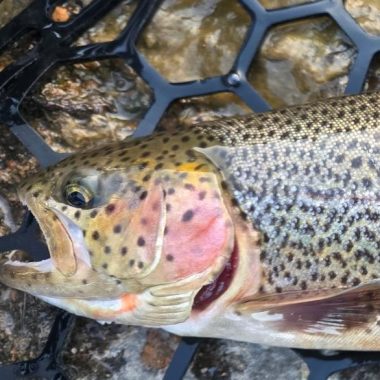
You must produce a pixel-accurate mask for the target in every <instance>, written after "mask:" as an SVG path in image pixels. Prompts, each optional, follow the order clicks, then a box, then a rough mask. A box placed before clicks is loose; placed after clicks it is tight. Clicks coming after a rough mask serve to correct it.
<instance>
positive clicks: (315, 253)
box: [22, 94, 380, 293]
mask: <svg viewBox="0 0 380 380" xmlns="http://www.w3.org/2000/svg"><path fill="white" fill-rule="evenodd" d="M379 103H380V97H379V94H371V95H362V96H355V97H345V98H341V99H332V100H330V101H327V102H323V103H317V104H314V105H306V106H300V107H292V108H287V109H283V110H277V111H273V112H269V113H264V114H258V115H248V116H243V117H238V118H230V119H221V120H218V121H214V122H207V123H203V124H199V125H197V126H194V127H192V128H189V129H188V128H186V129H184V128H178V129H177V130H176V131H175V132H174V133H171V134H170V135H168V134H167V133H165V132H162V133H157V134H155V135H152V136H149V137H146V138H141V139H136V140H130V139H127V140H126V141H123V142H118V143H114V144H110V145H108V146H104V147H101V148H96V149H93V150H90V151H87V152H84V153H80V154H77V155H74V156H72V157H69V158H67V159H65V160H64V161H62V162H61V163H59V164H57V165H56V166H55V167H53V168H50V169H48V170H47V171H45V172H42V173H40V174H38V175H37V176H36V177H34V178H33V179H32V180H28V181H26V182H25V183H24V185H23V186H22V192H24V193H29V194H31V195H32V196H33V199H34V200H35V201H36V202H40V203H41V204H43V205H46V204H47V203H48V204H49V205H50V204H53V205H54V207H56V208H57V209H58V210H60V211H61V212H62V213H63V214H65V215H66V216H67V217H68V218H69V219H71V220H72V221H73V222H74V223H75V224H77V225H78V226H80V229H81V231H83V234H84V239H85V242H86V245H87V247H88V249H89V253H90V256H91V263H92V265H93V269H94V271H96V272H97V273H101V274H102V275H106V276H109V277H110V276H116V277H117V276H119V278H117V279H116V278H115V279H114V280H113V281H114V284H117V283H116V281H120V278H122V275H123V274H125V273H129V274H130V275H132V274H133V275H134V274H136V275H137V274H139V273H142V272H143V271H145V270H146V269H147V268H149V265H150V263H151V262H152V260H151V257H149V255H147V253H146V252H147V250H148V249H151V247H152V246H153V245H154V236H155V235H154V233H153V232H152V231H153V230H152V229H151V228H152V226H154V225H156V224H155V223H157V222H156V220H153V219H152V215H154V214H155V213H158V212H161V211H162V209H161V208H160V205H161V203H160V202H161V201H160V202H157V201H155V202H154V201H152V199H153V198H152V191H153V189H154V187H155V186H161V185H162V186H161V187H162V188H164V189H165V192H163V194H162V197H163V199H164V208H165V212H166V213H167V215H171V216H172V215H176V213H178V208H179V207H180V208H181V212H180V214H179V217H178V218H177V219H176V224H173V225H172V226H169V228H168V226H166V228H165V230H164V236H165V238H167V239H173V236H175V233H176V231H177V226H180V227H179V228H184V231H185V230H186V226H191V225H192V224H193V223H198V222H199V220H200V219H201V218H200V217H199V212H200V210H202V209H206V207H207V205H210V202H211V200H212V201H215V199H219V198H220V197H221V196H222V195H223V196H224V197H225V198H228V200H229V201H231V202H232V204H233V205H234V206H235V207H236V209H238V210H240V211H241V216H242V217H243V218H244V220H245V221H246V222H247V223H250V224H252V225H253V226H254V228H256V229H257V230H258V231H259V232H260V234H261V242H260V244H261V254H260V262H261V265H262V277H263V278H262V284H261V287H260V291H261V292H272V293H283V292H286V291H288V290H302V291H304V290H313V289H320V288H324V289H325V288H326V287H327V288H328V287H351V286H356V285H359V284H363V283H365V282H368V281H370V280H371V279H374V278H379V274H380V257H379V252H380V251H379V248H380V237H379V229H380V206H379V204H380V203H379V201H380V182H379V181H380V162H379V154H380V128H379V112H380V111H379V109H380V108H379V105H380V104H379ZM211 163H213V164H211ZM167 171H174V172H176V173H179V174H178V180H175V181H174V182H173V181H172V179H171V178H169V177H170V176H169V177H168V178H166V177H167V176H165V175H164V174H163V175H162V176H157V173H166V172H167ZM220 172H222V173H221V174H222V176H220V177H219V179H220V183H219V184H218V186H219V187H220V189H221V193H218V192H216V191H215V184H214V183H213V182H209V181H210V178H211V176H209V174H210V173H216V174H217V175H219V174H220ZM78 173H79V175H80V176H81V177H82V178H84V179H88V178H90V183H91V184H92V186H94V189H95V190H94V194H95V199H94V201H95V203H94V206H93V207H92V208H91V209H78V208H75V207H72V206H70V205H68V204H67V202H66V201H65V199H63V198H62V189H63V188H64V185H65V183H64V181H67V179H68V178H71V177H73V176H74V175H78ZM191 173H200V174H201V175H197V176H192V175H191ZM94 178H96V181H95V182H96V184H95V182H94V181H93V180H94ZM86 183H87V182H86ZM51 184H54V186H53V185H51ZM57 189H58V191H57ZM176 197H180V198H181V200H182V201H181V203H178V202H177V203H176V202H173V200H172V199H174V198H176ZM194 202H196V203H198V208H194V206H193V204H194ZM145 204H148V205H149V213H148V212H147V215H139V216H138V220H136V221H135V220H132V215H134V214H136V213H137V214H138V213H139V212H140V210H142V208H143V207H145V206H144V205H145ZM201 204H202V207H201ZM146 207H148V206H146ZM147 210H148V208H147ZM56 222H57V220H55V219H53V220H52V223H56ZM132 222H133V223H132ZM131 223H132V224H133V226H138V227H136V230H135V231H134V235H133V237H132V236H131V237H129V236H128V239H127V234H128V231H129V230H130V228H131ZM142 242H144V244H141V243H142ZM178 252H179V250H178V249H177V250H171V251H168V252H166V253H165V254H164V255H163V256H162V261H163V262H164V264H163V265H165V268H166V267H168V268H169V267H174V266H175V265H177V264H178V262H179V258H180V257H179V256H178ZM116 269H117V270H119V272H116ZM107 278H108V277H107ZM84 280H88V281H89V279H88V278H85V279H84ZM36 281H41V282H43V281H53V280H47V279H45V277H43V278H42V277H41V278H38V279H37V280H36ZM87 285H88V284H87ZM87 285H86V286H87ZM86 291H87V290H86Z"/></svg>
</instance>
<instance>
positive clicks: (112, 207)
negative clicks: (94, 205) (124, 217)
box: [106, 203, 116, 215]
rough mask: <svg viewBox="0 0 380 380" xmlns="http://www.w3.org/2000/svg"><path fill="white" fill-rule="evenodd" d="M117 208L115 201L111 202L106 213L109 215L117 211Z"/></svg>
mask: <svg viewBox="0 0 380 380" xmlns="http://www.w3.org/2000/svg"><path fill="white" fill-rule="evenodd" d="M115 208H116V206H115V205H114V204H113V203H111V204H109V205H108V206H107V207H106V214H107V215H110V214H112V213H113V212H114V211H115Z"/></svg>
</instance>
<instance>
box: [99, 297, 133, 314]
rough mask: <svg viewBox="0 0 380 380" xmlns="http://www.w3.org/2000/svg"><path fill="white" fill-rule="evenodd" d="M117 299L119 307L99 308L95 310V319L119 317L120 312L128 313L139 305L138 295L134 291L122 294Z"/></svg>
mask: <svg viewBox="0 0 380 380" xmlns="http://www.w3.org/2000/svg"><path fill="white" fill-rule="evenodd" d="M117 301H119V302H118V307H116V308H115V309H112V308H107V309H106V308H104V309H102V308H97V309H96V310H94V311H93V315H94V318H95V319H102V318H103V319H108V318H114V317H117V316H118V315H120V314H123V313H128V312H130V311H132V310H134V309H135V308H136V305H137V296H136V294H133V293H126V294H124V295H123V296H121V297H120V298H119V299H118V300H117Z"/></svg>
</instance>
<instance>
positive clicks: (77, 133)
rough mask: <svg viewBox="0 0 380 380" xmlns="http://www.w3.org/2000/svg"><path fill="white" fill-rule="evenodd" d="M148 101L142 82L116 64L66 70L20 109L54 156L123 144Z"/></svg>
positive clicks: (53, 76) (91, 64) (109, 62)
mask: <svg viewBox="0 0 380 380" xmlns="http://www.w3.org/2000/svg"><path fill="white" fill-rule="evenodd" d="M151 100H152V94H151V91H150V89H149V87H148V86H147V85H146V84H145V82H144V81H143V80H142V79H141V78H139V77H137V76H136V74H135V73H134V72H133V71H132V70H131V69H130V68H129V67H128V66H127V65H126V64H125V63H124V61H122V60H121V59H120V60H106V61H94V62H89V63H83V64H75V65H67V66H64V67H61V68H59V69H58V70H57V71H55V72H54V73H52V74H51V75H50V76H49V78H46V79H45V81H44V82H43V83H42V84H41V85H40V86H39V87H38V88H37V89H36V90H35V91H33V93H32V94H31V95H30V96H29V98H28V100H27V101H26V102H25V103H24V104H23V107H22V113H23V115H24V117H25V119H26V120H28V121H29V123H30V124H31V125H32V126H33V127H34V128H35V129H36V130H37V131H38V132H40V134H41V135H42V136H43V137H44V138H45V140H46V141H47V142H48V144H51V145H52V146H53V147H54V149H55V150H57V151H61V152H62V151H75V150H77V149H78V148H81V147H88V146H89V145H96V144H99V143H104V142H107V141H115V140H122V139H124V138H126V137H127V136H129V135H130V134H131V133H132V132H133V130H134V129H135V128H136V125H137V122H138V121H139V120H140V119H141V117H142V116H143V115H144V113H145V112H146V110H147V109H148V107H149V105H150V103H151Z"/></svg>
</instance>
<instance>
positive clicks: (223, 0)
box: [138, 0, 251, 82]
mask: <svg viewBox="0 0 380 380" xmlns="http://www.w3.org/2000/svg"><path fill="white" fill-rule="evenodd" d="M250 24H251V18H250V16H249V15H248V13H247V12H246V11H245V10H244V8H243V7H242V6H241V5H240V4H239V3H238V2H237V1H235V0H234V1H231V0H211V1H210V0H197V1H193V0H184V1H180V2H179V1H176V0H166V1H164V2H163V4H162V6H161V8H160V10H159V11H158V12H157V13H156V14H155V16H154V17H153V19H152V21H151V23H150V24H149V25H148V26H147V27H146V29H145V31H144V34H143V36H142V37H141V39H140V40H139V43H138V49H139V51H140V52H141V53H142V54H143V55H144V56H145V57H146V58H147V59H148V61H149V62H150V63H151V64H152V66H153V67H155V69H156V70H157V71H158V72H159V73H160V74H161V75H162V76H163V77H164V78H166V79H167V80H169V81H170V82H185V81H191V80H196V79H202V78H206V77H211V76H215V75H221V74H227V73H228V72H229V70H230V69H231V66H232V64H233V62H234V60H235V57H236V55H237V53H238V51H239V49H240V47H241V45H242V43H243V41H244V37H245V35H246V32H247V30H248V27H249V25H250ZM169 57H170V59H169Z"/></svg>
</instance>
